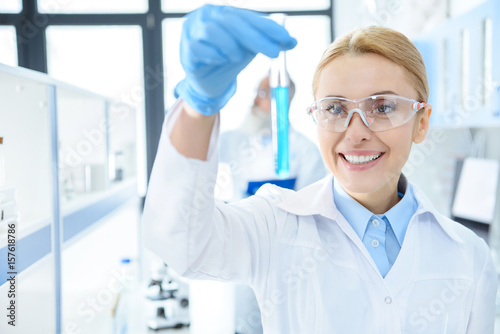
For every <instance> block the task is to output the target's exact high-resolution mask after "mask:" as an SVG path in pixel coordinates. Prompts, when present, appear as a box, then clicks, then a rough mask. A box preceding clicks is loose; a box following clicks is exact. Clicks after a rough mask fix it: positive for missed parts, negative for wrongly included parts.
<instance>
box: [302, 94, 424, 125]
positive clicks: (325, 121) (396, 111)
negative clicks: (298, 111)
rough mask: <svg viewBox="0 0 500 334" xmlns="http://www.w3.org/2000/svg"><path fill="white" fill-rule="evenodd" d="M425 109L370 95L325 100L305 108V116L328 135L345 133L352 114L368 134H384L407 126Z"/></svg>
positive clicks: (403, 100) (415, 103)
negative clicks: (381, 132)
mask: <svg viewBox="0 0 500 334" xmlns="http://www.w3.org/2000/svg"><path fill="white" fill-rule="evenodd" d="M425 106H426V103H425V102H418V101H415V100H412V99H407V98H405V97H401V96H397V95H373V96H368V97H365V98H363V99H359V100H350V99H346V98H343V97H325V98H322V99H320V100H318V101H316V102H314V103H313V104H312V105H311V106H310V107H309V108H307V113H308V114H309V115H312V117H313V119H314V122H315V123H316V124H317V125H318V126H319V127H321V128H323V129H325V130H327V131H331V132H344V131H345V130H346V129H347V126H348V125H349V122H350V121H351V118H352V117H353V116H354V113H358V114H359V116H360V117H361V119H362V120H363V123H364V124H365V125H366V126H367V127H368V128H369V129H370V130H371V131H384V130H389V129H392V128H395V127H398V126H401V125H403V124H405V123H407V122H408V121H409V120H410V119H411V118H412V117H413V115H415V114H416V113H417V111H419V110H421V109H422V108H425Z"/></svg>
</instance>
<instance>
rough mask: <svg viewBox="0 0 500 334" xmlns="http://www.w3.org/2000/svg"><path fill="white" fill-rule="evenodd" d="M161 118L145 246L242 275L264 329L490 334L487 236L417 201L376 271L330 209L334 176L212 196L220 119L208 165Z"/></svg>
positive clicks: (200, 266) (186, 270)
mask: <svg viewBox="0 0 500 334" xmlns="http://www.w3.org/2000/svg"><path fill="white" fill-rule="evenodd" d="M178 109H180V108H179V104H177V105H176V106H175V107H174V108H173V110H172V111H171V112H170V113H169V114H168V115H167V120H166V122H165V126H164V129H163V134H162V137H161V139H160V144H159V149H158V154H157V157H156V161H155V165H154V168H153V172H152V175H151V179H150V184H149V189H148V194H147V199H146V205H145V209H144V215H143V235H144V243H145V245H146V246H147V247H149V248H150V249H151V250H152V251H154V252H155V253H156V254H158V255H159V256H160V257H161V258H162V259H163V260H164V261H165V262H166V263H167V264H168V265H169V266H171V267H172V268H174V270H176V271H177V273H179V274H180V275H183V276H185V277H188V278H198V279H214V280H220V281H237V282H247V283H249V284H250V285H251V286H252V287H253V289H254V290H255V292H256V296H257V299H258V301H259V305H260V307H261V312H262V318H263V324H264V331H265V332H266V333H272V334H274V333H287V334H288V333H297V334H299V333H300V334H303V333H325V334H326V333H328V334H333V333H339V334H346V333H349V334H355V333H359V334H367V333H370V334H388V333H390V334H392V333H404V334H413V333H426V334H434V333H435V334H438V333H439V334H461V333H467V334H492V333H493V326H494V318H495V295H496V290H497V276H496V272H495V268H494V265H493V261H492V259H491V255H490V251H489V249H488V247H487V245H486V243H485V242H484V241H483V240H482V239H480V238H478V237H477V236H476V235H475V234H474V233H473V232H471V231H470V230H468V229H466V228H465V227H463V226H462V225H460V224H458V223H455V222H453V221H451V220H450V219H448V218H446V217H444V216H442V215H440V214H439V213H437V212H436V211H435V210H434V209H433V208H432V206H431V204H429V203H428V201H427V200H426V198H425V197H424V196H423V195H422V194H421V193H420V192H419V191H418V190H416V194H415V195H416V198H417V201H418V203H419V206H418V209H417V212H416V213H415V215H414V216H413V217H412V219H411V221H410V223H409V226H408V230H407V232H406V237H405V241H404V243H403V246H402V248H401V251H400V253H399V256H398V258H397V260H396V262H395V263H394V266H393V267H392V269H391V270H390V272H389V273H388V274H387V276H386V277H385V278H382V276H381V275H380V273H379V271H378V269H377V267H376V265H375V263H374V262H373V260H372V258H371V257H370V255H369V253H368V251H367V250H366V248H365V247H364V245H363V243H362V242H361V240H360V239H359V237H358V236H357V235H356V233H355V232H354V230H353V229H352V228H351V226H350V225H349V223H348V222H347V221H346V220H345V219H344V218H343V216H342V215H341V214H340V213H339V212H338V210H337V209H336V208H335V205H334V201H333V194H332V177H331V176H330V177H326V178H324V179H322V180H321V181H318V182H317V183H315V184H313V185H310V186H308V187H306V188H304V189H302V190H300V191H297V192H295V191H292V190H286V189H281V188H278V187H275V186H272V185H268V186H264V187H262V188H261V190H259V192H258V193H257V195H256V196H252V197H250V198H247V199H245V200H242V201H240V202H237V203H232V204H224V203H223V202H220V201H215V200H214V198H213V190H214V184H215V179H216V173H217V159H218V154H217V148H216V147H217V145H216V143H217V137H218V122H217V124H216V126H215V127H214V130H213V133H212V137H211V142H210V149H209V152H208V159H207V161H200V160H195V159H187V158H185V157H183V156H182V155H180V154H179V153H178V152H177V151H176V150H175V149H174V147H173V146H172V145H171V143H170V140H169V133H170V131H171V128H172V125H173V123H174V122H175V120H176V116H177V114H178V112H177V111H178Z"/></svg>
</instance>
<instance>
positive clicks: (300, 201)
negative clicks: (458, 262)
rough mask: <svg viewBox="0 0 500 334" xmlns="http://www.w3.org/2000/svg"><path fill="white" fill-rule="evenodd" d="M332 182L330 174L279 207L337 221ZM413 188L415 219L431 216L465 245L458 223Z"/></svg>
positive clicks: (446, 231)
mask: <svg viewBox="0 0 500 334" xmlns="http://www.w3.org/2000/svg"><path fill="white" fill-rule="evenodd" d="M402 177H403V178H405V177H404V175H402ZM332 181H333V175H332V174H330V175H328V176H326V177H324V178H323V179H321V180H319V181H317V182H315V183H313V184H311V185H309V186H307V187H305V188H303V189H301V190H299V191H297V192H294V193H292V194H291V195H290V196H287V197H286V198H285V199H284V200H282V201H281V202H280V203H279V204H278V207H279V208H281V209H282V210H284V211H287V212H290V213H292V214H295V215H298V216H312V215H321V216H323V217H325V218H329V219H332V220H337V219H338V216H339V211H338V209H337V208H336V206H335V203H334V201H333V189H332V185H333V182H332ZM405 181H406V178H405ZM411 188H412V190H413V191H414V195H415V199H416V200H417V203H418V207H417V210H416V212H415V216H414V217H416V216H419V215H424V214H429V215H430V217H431V220H432V221H433V222H435V223H437V224H439V226H440V227H441V228H442V229H443V230H444V232H445V233H446V234H447V235H448V236H449V237H450V238H451V239H453V240H455V241H456V242H458V243H464V240H463V239H462V238H461V237H460V236H459V235H458V233H457V232H456V231H455V229H454V228H453V224H457V223H455V222H453V221H452V220H451V219H449V218H447V217H445V216H443V215H442V214H440V213H439V212H438V211H437V210H436V209H435V208H434V206H433V205H432V203H431V202H430V201H429V199H428V198H427V197H426V196H425V195H424V194H423V193H422V191H421V190H420V189H418V188H417V187H416V186H415V185H413V184H412V187H411ZM412 220H413V218H412Z"/></svg>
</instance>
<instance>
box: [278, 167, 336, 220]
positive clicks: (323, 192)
mask: <svg viewBox="0 0 500 334" xmlns="http://www.w3.org/2000/svg"><path fill="white" fill-rule="evenodd" d="M332 180H333V175H332V174H330V175H328V176H325V177H324V178H323V179H321V180H319V181H317V182H315V183H313V184H311V185H309V186H307V187H305V188H302V189H300V190H299V191H297V192H295V193H293V194H292V195H290V196H288V197H286V198H285V199H284V200H283V201H282V202H281V203H279V204H278V207H280V208H281V209H283V210H285V211H287V212H290V213H293V214H295V215H297V216H312V215H321V216H324V217H326V218H329V219H332V220H336V219H337V216H338V214H339V212H338V210H337V208H336V207H335V203H334V202H333V191H332Z"/></svg>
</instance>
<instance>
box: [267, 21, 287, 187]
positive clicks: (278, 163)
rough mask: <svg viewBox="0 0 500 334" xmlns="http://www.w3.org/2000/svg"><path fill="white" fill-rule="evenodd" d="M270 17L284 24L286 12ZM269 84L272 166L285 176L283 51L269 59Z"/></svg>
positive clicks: (285, 78) (285, 141)
mask: <svg viewBox="0 0 500 334" xmlns="http://www.w3.org/2000/svg"><path fill="white" fill-rule="evenodd" d="M271 19H273V20H274V21H275V22H277V23H279V24H281V25H283V26H284V25H285V19H286V14H272V15H271ZM269 85H270V86H271V120H272V124H271V129H272V140H273V152H274V166H275V171H276V175H277V176H278V178H286V177H288V176H289V174H290V162H289V147H288V129H289V120H288V108H289V105H290V95H289V86H290V77H289V76H288V71H287V69H286V52H285V51H281V52H280V54H279V56H278V58H276V59H272V60H271V73H270V78H269Z"/></svg>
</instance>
